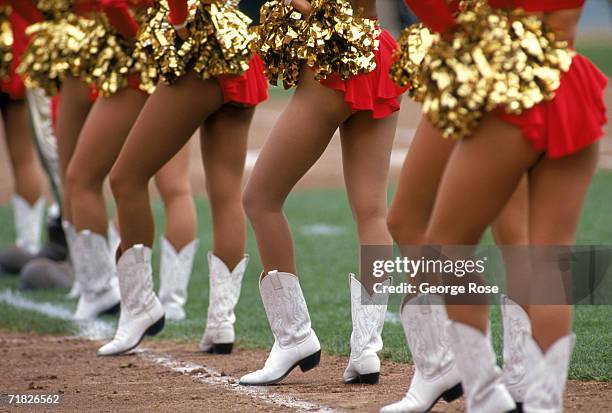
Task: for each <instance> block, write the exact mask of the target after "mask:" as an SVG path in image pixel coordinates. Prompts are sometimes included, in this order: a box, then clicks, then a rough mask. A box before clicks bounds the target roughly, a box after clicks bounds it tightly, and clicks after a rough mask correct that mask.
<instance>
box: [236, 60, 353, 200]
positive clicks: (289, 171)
mask: <svg viewBox="0 0 612 413" xmlns="http://www.w3.org/2000/svg"><path fill="white" fill-rule="evenodd" d="M350 114H351V110H350V108H349V107H348V105H347V104H346V103H345V102H344V99H343V96H342V94H341V93H339V92H338V91H335V90H332V89H329V88H326V87H324V86H322V85H321V84H320V83H319V82H317V81H316V80H314V77H313V74H312V71H311V70H310V69H308V68H304V69H303V70H302V74H301V76H300V84H299V86H298V88H297V89H296V91H295V93H294V95H293V97H292V98H291V100H290V102H289V104H288V105H287V107H286V108H285V110H284V111H283V113H282V114H281V116H280V118H279V119H278V121H277V122H276V124H275V126H274V128H273V129H272V132H271V133H270V137H269V138H268V140H267V141H266V143H265V144H264V146H263V148H262V150H261V153H260V155H259V157H258V159H257V162H256V164H255V168H254V169H253V172H252V174H251V178H250V180H249V184H248V186H247V193H248V194H251V195H252V194H258V193H261V194H265V197H266V200H267V201H268V202H270V203H274V204H275V205H278V204H279V203H280V204H282V203H283V202H284V200H285V198H286V197H287V195H288V194H289V192H290V191H291V189H292V188H293V187H294V186H295V184H296V183H297V182H298V181H299V180H300V179H301V178H302V177H303V176H304V175H305V174H306V172H308V170H309V169H310V168H311V167H312V165H313V164H314V163H315V162H316V161H317V160H318V159H319V157H320V156H321V154H322V153H323V152H324V151H325V148H326V147H327V145H328V144H329V142H330V140H331V138H332V137H333V134H334V132H335V131H336V129H337V128H338V126H339V125H340V124H341V123H342V122H343V121H344V120H345V119H347V118H348V117H349V116H350Z"/></svg>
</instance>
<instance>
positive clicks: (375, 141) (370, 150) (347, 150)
mask: <svg viewBox="0 0 612 413" xmlns="http://www.w3.org/2000/svg"><path fill="white" fill-rule="evenodd" d="M397 118H398V116H397V114H393V115H390V116H388V117H386V118H384V119H378V120H375V119H372V116H371V114H370V113H369V112H358V113H356V114H354V115H352V116H351V117H350V118H349V119H348V120H347V121H346V122H344V123H343V124H342V126H341V127H340V135H341V137H342V165H343V169H344V180H345V184H346V189H347V192H348V199H349V203H350V205H351V209H352V211H353V218H354V220H355V222H356V225H357V233H358V236H359V244H360V245H361V246H368V245H389V246H391V245H392V243H393V240H392V239H391V236H390V234H389V230H388V229H387V225H386V217H387V186H388V180H389V162H390V159H391V150H392V148H393V140H394V138H395V129H396V127H397ZM388 255H389V258H390V256H391V255H392V251H391V248H389V254H388ZM380 258H381V257H378V259H380ZM371 268H372V267H371V266H370V265H367V264H366V266H365V267H364V268H359V271H360V274H362V275H363V276H364V277H363V278H362V282H365V281H366V280H367V281H368V282H367V283H366V285H365V287H366V289H367V290H368V291H369V292H370V293H371V292H372V286H371V284H372V282H373V278H372V277H371V274H368V271H369V270H371ZM376 281H377V282H379V281H380V280H376Z"/></svg>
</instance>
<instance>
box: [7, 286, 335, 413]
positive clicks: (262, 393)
mask: <svg viewBox="0 0 612 413" xmlns="http://www.w3.org/2000/svg"><path fill="white" fill-rule="evenodd" d="M0 302H2V303H5V304H8V305H10V306H12V307H15V308H19V309H23V310H28V311H34V312H37V313H40V314H43V315H45V316H47V317H52V318H57V319H60V320H64V321H70V322H73V323H74V325H75V327H76V328H77V330H78V331H77V332H78V336H79V337H81V338H84V339H87V340H101V339H104V338H108V337H111V336H112V334H113V332H114V331H115V328H114V326H113V324H112V323H109V322H106V321H103V320H95V321H88V322H77V321H75V320H74V318H73V317H72V312H71V311H70V309H68V308H66V307H64V306H61V305H57V304H54V303H49V302H44V303H41V302H36V301H33V300H30V299H29V298H27V297H24V296H23V295H22V294H20V293H18V292H13V291H12V290H10V289H5V290H3V291H0ZM133 354H135V355H137V356H139V357H141V358H142V359H144V360H146V361H148V362H150V363H153V364H156V365H159V366H161V367H164V368H166V369H169V370H172V371H176V372H179V373H182V374H185V375H189V376H191V377H194V378H196V379H197V380H198V381H199V382H201V383H203V384H207V385H210V386H223V387H225V388H226V389H227V390H230V391H233V392H236V393H238V394H240V395H242V396H247V397H252V398H255V399H259V400H261V401H263V402H266V403H269V404H273V405H276V406H282V407H286V408H289V409H292V410H295V411H299V412H301V411H308V412H321V413H336V412H340V411H339V410H335V409H332V408H329V407H326V406H321V405H318V404H315V403H311V402H309V401H306V400H301V399H299V398H297V397H293V396H290V395H285V394H277V393H271V392H269V391H268V390H267V388H266V387H246V386H240V385H238V384H237V383H238V380H237V379H236V378H234V377H231V376H226V375H222V374H221V372H219V371H217V370H215V369H212V368H210V367H205V366H201V365H199V364H195V363H190V362H184V361H181V360H178V359H175V358H173V357H172V356H170V355H168V354H157V353H155V352H154V351H152V350H148V349H140V350H135V351H134V352H133Z"/></svg>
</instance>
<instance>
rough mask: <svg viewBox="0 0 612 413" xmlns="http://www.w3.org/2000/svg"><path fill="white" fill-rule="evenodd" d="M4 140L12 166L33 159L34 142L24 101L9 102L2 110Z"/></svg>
mask: <svg viewBox="0 0 612 413" xmlns="http://www.w3.org/2000/svg"><path fill="white" fill-rule="evenodd" d="M2 114H3V117H4V127H5V131H4V132H5V139H6V142H7V146H8V150H9V155H10V157H11V161H12V162H13V163H14V164H18V163H21V162H24V161H26V160H30V159H33V158H34V150H33V148H34V141H33V138H32V135H31V133H30V125H28V117H27V116H28V115H27V109H26V104H25V101H23V100H9V101H8V102H7V103H6V105H5V106H4V108H3V110H2Z"/></svg>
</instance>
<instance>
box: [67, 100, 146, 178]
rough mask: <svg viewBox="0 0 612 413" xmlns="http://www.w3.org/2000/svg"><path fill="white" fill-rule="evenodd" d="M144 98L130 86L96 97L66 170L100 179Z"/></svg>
mask: <svg viewBox="0 0 612 413" xmlns="http://www.w3.org/2000/svg"><path fill="white" fill-rule="evenodd" d="M146 99H147V96H146V95H145V94H144V93H142V92H138V91H136V90H132V89H125V90H122V91H120V92H118V93H116V94H114V95H113V96H110V97H100V98H98V100H97V101H96V103H95V104H94V106H93V108H92V109H91V112H90V114H89V116H88V117H87V121H86V122H85V125H84V126H83V130H82V131H81V134H80V137H79V143H78V145H77V147H76V149H75V152H74V155H73V157H72V160H71V161H70V166H69V169H72V170H73V173H76V174H77V175H78V176H81V177H91V178H95V179H100V180H103V179H104V177H106V175H107V174H108V172H109V171H110V169H111V168H112V166H113V163H114V162H115V160H116V159H117V156H118V154H119V152H120V151H121V147H122V146H123V144H124V142H125V139H126V137H127V135H128V133H129V132H130V129H131V127H132V125H133V124H134V121H135V120H136V118H137V117H138V114H139V112H140V110H141V109H142V106H143V105H144V103H145V101H146ZM73 176H74V175H73Z"/></svg>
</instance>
